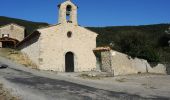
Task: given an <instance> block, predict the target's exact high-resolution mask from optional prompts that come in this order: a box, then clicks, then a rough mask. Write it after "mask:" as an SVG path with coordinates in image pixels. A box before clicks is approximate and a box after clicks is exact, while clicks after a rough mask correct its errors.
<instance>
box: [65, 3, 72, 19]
mask: <svg viewBox="0 0 170 100" xmlns="http://www.w3.org/2000/svg"><path fill="white" fill-rule="evenodd" d="M71 11H72V7H71V5H67V7H66V19H67V21H68V22H71V19H70V15H71Z"/></svg>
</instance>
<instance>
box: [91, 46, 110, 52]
mask: <svg viewBox="0 0 170 100" xmlns="http://www.w3.org/2000/svg"><path fill="white" fill-rule="evenodd" d="M110 50H111V48H110V47H109V46H106V47H97V48H95V49H94V50H93V51H110Z"/></svg>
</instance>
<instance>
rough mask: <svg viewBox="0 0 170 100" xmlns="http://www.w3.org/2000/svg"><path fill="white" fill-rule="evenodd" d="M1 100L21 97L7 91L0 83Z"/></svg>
mask: <svg viewBox="0 0 170 100" xmlns="http://www.w3.org/2000/svg"><path fill="white" fill-rule="evenodd" d="M0 100H20V99H19V97H14V96H12V95H11V94H10V93H9V91H5V90H4V88H3V85H2V84H0Z"/></svg>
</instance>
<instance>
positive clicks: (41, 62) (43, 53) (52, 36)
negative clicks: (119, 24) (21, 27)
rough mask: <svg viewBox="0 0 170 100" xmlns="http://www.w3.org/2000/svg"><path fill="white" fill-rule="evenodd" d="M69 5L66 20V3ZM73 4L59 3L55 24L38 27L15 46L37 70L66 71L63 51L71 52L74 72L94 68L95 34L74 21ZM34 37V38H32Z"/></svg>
mask: <svg viewBox="0 0 170 100" xmlns="http://www.w3.org/2000/svg"><path fill="white" fill-rule="evenodd" d="M68 5H69V6H71V10H69V11H71V12H70V14H69V15H70V19H69V20H66V11H67V9H66V8H67V6H68ZM76 12H77V6H75V5H74V4H73V3H72V2H71V1H66V2H64V3H62V4H60V5H59V24H57V25H51V26H48V27H45V28H41V29H38V30H37V31H35V32H34V33H32V34H31V35H30V36H28V37H26V38H25V39H24V40H23V41H22V42H21V43H20V44H19V45H18V48H19V49H20V50H21V51H22V52H24V53H25V54H27V55H28V56H29V57H30V59H31V60H32V61H33V62H34V63H36V64H37V65H38V66H39V69H41V70H53V71H60V72H65V71H66V63H65V59H66V53H68V52H72V53H73V54H74V72H81V71H92V70H94V69H96V57H95V55H94V53H93V49H95V48H96V37H97V34H96V33H94V32H92V31H90V30H88V29H86V28H84V27H80V26H79V25H78V24H77V13H76ZM33 37H35V38H33Z"/></svg>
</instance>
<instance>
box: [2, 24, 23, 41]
mask: <svg viewBox="0 0 170 100" xmlns="http://www.w3.org/2000/svg"><path fill="white" fill-rule="evenodd" d="M2 34H9V37H10V38H13V39H17V40H18V41H22V40H23V39H24V35H25V28H24V27H22V26H19V25H16V24H8V25H5V26H3V27H1V28H0V38H2Z"/></svg>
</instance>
